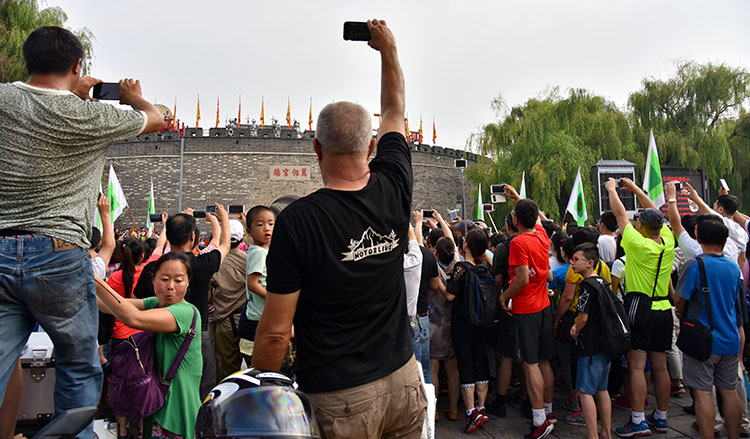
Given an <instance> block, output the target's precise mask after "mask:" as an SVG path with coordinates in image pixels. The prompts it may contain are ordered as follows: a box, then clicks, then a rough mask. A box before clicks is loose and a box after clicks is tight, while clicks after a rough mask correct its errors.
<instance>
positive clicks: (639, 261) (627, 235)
mask: <svg viewBox="0 0 750 439" xmlns="http://www.w3.org/2000/svg"><path fill="white" fill-rule="evenodd" d="M659 236H661V241H662V243H661V244H658V243H657V242H655V241H654V240H653V239H650V238H646V237H645V236H643V235H641V234H640V232H638V230H636V229H635V227H633V225H632V224H628V225H627V226H625V230H623V232H622V243H621V245H622V248H623V249H624V250H625V254H626V255H627V256H628V258H627V259H626V260H625V279H627V280H628V292H636V291H637V292H641V293H644V294H646V295H647V296H651V295H652V292H653V291H654V281H655V280H656V270H657V263H658V262H659V254H660V253H661V252H662V250H664V256H663V258H662V261H661V266H660V267H659V282H658V284H657V285H656V291H655V293H654V294H653V297H654V299H655V300H654V301H653V302H652V303H651V309H652V310H655V311H663V310H667V309H670V308H671V307H672V305H671V304H670V303H669V301H668V300H659V299H666V298H667V297H668V296H669V276H670V274H672V260H673V259H674V235H672V231H671V230H669V227H667V225H666V224H665V225H663V226H662V227H661V231H660V232H659ZM625 294H627V292H626V293H625Z"/></svg>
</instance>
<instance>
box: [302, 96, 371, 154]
mask: <svg viewBox="0 0 750 439" xmlns="http://www.w3.org/2000/svg"><path fill="white" fill-rule="evenodd" d="M315 138H316V139H318V143H320V147H321V149H323V150H325V151H329V152H332V153H334V154H353V153H358V152H366V151H367V149H368V148H369V146H370V141H371V140H372V119H371V118H370V113H369V112H368V111H367V110H366V109H365V107H363V106H361V105H358V104H355V103H352V102H345V101H342V102H334V103H332V104H328V105H326V106H325V107H323V109H322V110H321V111H320V114H319V115H318V124H317V126H316V130H315Z"/></svg>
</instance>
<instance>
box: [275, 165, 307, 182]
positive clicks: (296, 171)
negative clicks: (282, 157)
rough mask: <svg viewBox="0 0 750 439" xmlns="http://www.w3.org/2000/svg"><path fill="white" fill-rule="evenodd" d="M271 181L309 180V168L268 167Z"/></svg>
mask: <svg viewBox="0 0 750 439" xmlns="http://www.w3.org/2000/svg"><path fill="white" fill-rule="evenodd" d="M269 171H270V179H271V180H309V179H310V167H309V166H286V165H271V166H270V167H269Z"/></svg>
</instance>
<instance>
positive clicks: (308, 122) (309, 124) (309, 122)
mask: <svg viewBox="0 0 750 439" xmlns="http://www.w3.org/2000/svg"><path fill="white" fill-rule="evenodd" d="M312 122H313V121H312V98H310V117H309V118H308V119H307V129H308V130H309V131H312Z"/></svg>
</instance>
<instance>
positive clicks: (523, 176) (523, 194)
mask: <svg viewBox="0 0 750 439" xmlns="http://www.w3.org/2000/svg"><path fill="white" fill-rule="evenodd" d="M518 195H520V196H521V198H526V171H523V174H521V193H520V194H518Z"/></svg>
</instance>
